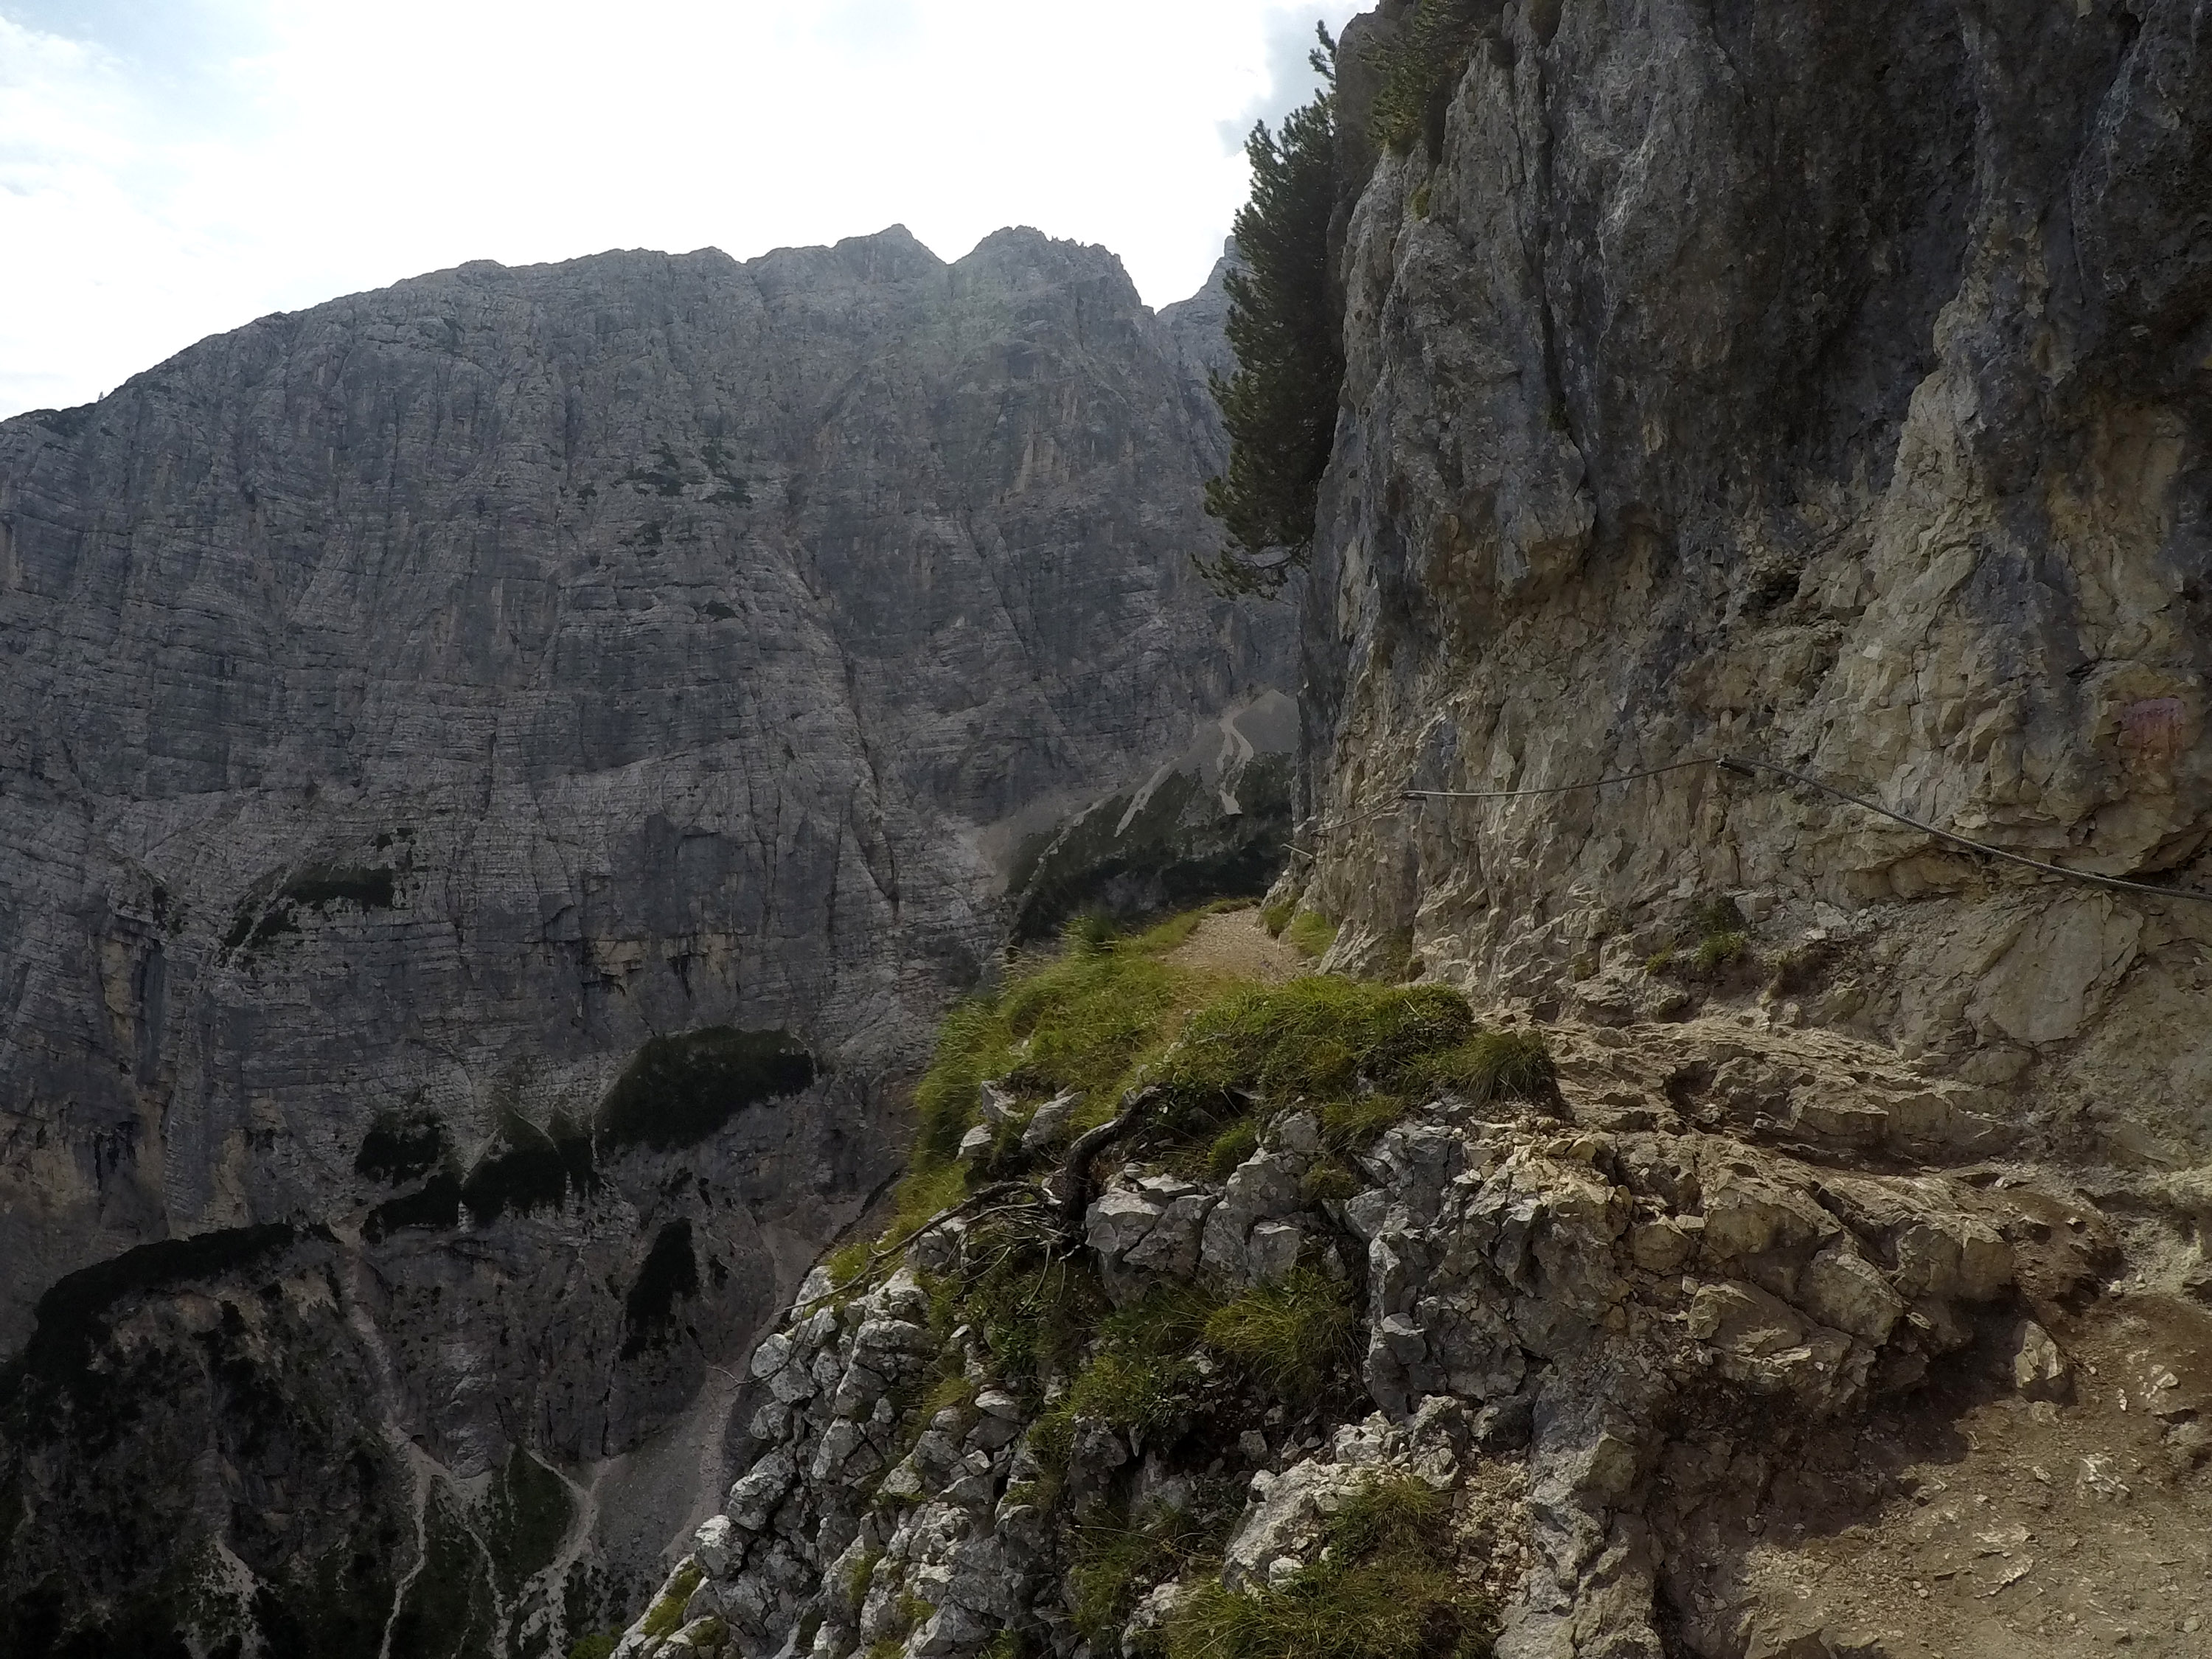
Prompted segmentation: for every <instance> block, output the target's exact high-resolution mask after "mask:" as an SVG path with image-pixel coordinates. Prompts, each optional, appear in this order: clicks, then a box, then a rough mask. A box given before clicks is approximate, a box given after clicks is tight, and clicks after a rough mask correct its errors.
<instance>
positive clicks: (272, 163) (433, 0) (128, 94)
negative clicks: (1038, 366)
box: [0, 0, 1358, 413]
mask: <svg viewBox="0 0 2212 1659" xmlns="http://www.w3.org/2000/svg"><path fill="white" fill-rule="evenodd" d="M1356 9H1358V7H1357V5H1356V4H1355V3H1352V0H1319V3H1316V4H1312V5H1309V6H1304V7H1295V8H1294V7H1291V6H1288V5H1285V4H1284V3H1282V0H1201V3H1199V4H1196V5H1194V4H1192V3H1191V0H1124V3H1122V4H1121V5H1119V6H1115V7H1104V8H1089V7H1073V6H1060V5H1040V4H1038V3H1036V0H820V3H812V4H809V5H805V6H797V7H794V6H792V5H790V4H789V3H787V0H775V3H769V0H632V3H630V4H629V5H626V6H624V7H622V8H619V9H617V8H611V7H609V6H607V5H605V3H601V0H594V3H583V0H532V3H524V0H385V3H382V4H380V6H378V7H376V8H374V9H364V8H356V7H351V6H346V7H340V6H336V5H333V4H331V3H329V0H171V3H168V4H165V5H164V6H161V7H155V8H146V7H140V6H135V5H127V4H125V3H122V0H0V246H5V247H6V248H7V249H9V258H7V259H5V260H0V413H8V412H12V411H14V410H19V409H23V408H28V407H35V406H38V405H40V404H55V403H69V402H79V401H82V400H84V399H86V398H91V397H94V396H96V395H98V394H99V393H100V392H104V391H105V390H106V389H108V388H109V387H112V386H114V385H115V384H116V383H117V382H118V381H119V380H122V379H123V378H125V376H127V375H128V374H132V373H135V372H137V370H139V369H141V368H146V367H148V366H149V365H150V364H151V363H153V362H156V361H158V360H159V359H160V358H161V357H163V356H167V355H168V354H169V353H171V352H173V351H175V350H177V349H180V348H181V347H183V346H185V345H186V344H188V343H191V341H192V340H194V339H196V338H198V337H201V336H202V335H204V334H207V333H210V332H213V331H217V330H221V329H224V328H230V327H235V326H237V325H240V324H241V323H244V322H246V321H247V320H249V319H252V317H254V316H256V315H258V314H260V313H264V312H267V311H270V310H274V309H295V308H297V307H301V306H305V305H309V304H313V303H314V302H315V301H319V300H323V299H327V298H330V297H331V296H332V295H337V294H342V293H346V292H351V291H356V290H358V289H364V288H372V287H377V286H380V285H382V284H384V283H389V282H392V281H396V280H398V278H400V277H403V276H410V275H413V274H415V273H416V272H418V271H422V270H435V269H437V268H440V267H441V266H447V265H452V264H459V263H460V262H461V261H463V260H465V259H471V258H494V259H499V260H502V261H504V262H507V263H508V264H522V263H528V262H533V261H538V260H549V259H562V258H573V257H574V256H576V255H579V254H584V253H589V252H597V251H599V250H600V249H602V248H606V247H635V246H647V247H662V248H669V249H672V250H681V249H687V248H691V247H696V246H705V245H709V244H711V245H713V246H719V247H722V248H725V249H726V250H727V251H729V252H732V253H733V254H736V255H738V257H740V258H745V257H750V255H753V254H756V253H758V252H763V251H764V250H766V249H768V248H769V247H774V246H787V245H791V244H796V243H805V242H818V241H829V240H836V238H838V237H841V236H848V235H854V234H861V233H865V232H868V231H872V230H878V229H880V228H883V227H884V226H885V225H888V224H891V223H894V222H902V223H904V224H906V225H907V226H908V227H909V228H911V229H912V230H913V231H914V232H915V234H916V235H918V236H920V237H921V239H922V240H924V241H925V242H927V243H928V244H929V245H930V246H932V247H933V248H935V249H937V250H938V252H939V253H941V254H943V255H945V256H946V257H948V258H956V257H957V256H958V255H959V254H961V253H963V252H966V250H967V249H968V248H969V247H971V246H974V245H975V242H976V241H977V240H980V239H981V237H983V236H984V235H986V234H988V233H989V232H990V231H992V230H994V229H996V228H999V227H1000V226H1001V225H1005V224H1009V223H1027V224H1034V225H1036V226H1037V227H1038V228H1041V229H1043V230H1045V231H1047V232H1049V233H1050V234H1054V235H1057V236H1068V237H1074V238H1077V239H1079V240H1084V241H1089V242H1100V243H1103V244H1105V245H1106V246H1109V247H1111V248H1113V249H1114V250H1115V252H1117V253H1119V254H1121V257H1122V258H1123V260H1124V262H1125V263H1126V264H1127V266H1128V269H1129V271H1130V274H1131V276H1133V278H1134V279H1135V281H1136V283H1137V285H1138V288H1139V291H1140V292H1142V293H1143V294H1144V295H1145V296H1146V299H1147V300H1148V301H1151V302H1152V303H1153V304H1155V305H1158V304H1163V303H1165V302H1166V301H1170V300H1173V299H1177V298H1180V297H1182V295H1184V294H1187V293H1188V292H1189V291H1190V290H1191V289H1194V288H1196V287H1197V285H1198V284H1199V283H1200V282H1201V281H1203V280H1204V277H1205V275H1206V270H1207V269H1208V268H1209V267H1210V265H1211V264H1212V259H1213V257H1214V254H1215V252H1217V251H1218V248H1219V246H1220V241H1221V238H1222V236H1223V234H1225V231H1226V229H1227V228H1228V223H1229V220H1230V217H1231V215H1232V214H1233V213H1234V212H1235V210H1236V209H1237V206H1238V204H1240V203H1241V201H1242V200H1243V191H1244V164H1243V157H1242V155H1241V154H1237V153H1234V152H1233V150H1232V152H1231V153H1227V154H1225V146H1224V144H1223V142H1222V129H1223V126H1224V124H1225V123H1228V124H1231V127H1232V129H1233V130H1234V131H1237V133H1238V135H1239V137H1241V131H1242V130H1243V128H1244V127H1248V126H1249V125H1250V122H1251V120H1252V119H1254V118H1258V117H1260V116H1263V115H1264V116H1267V117H1269V118H1272V117H1273V116H1275V115H1279V113H1280V112H1281V111H1282V110H1284V109H1287V108H1288V107H1290V106H1291V104H1293V103H1296V102H1297V101H1299V100H1302V99H1303V98H1304V96H1305V95H1306V94H1307V90H1308V88H1309V87H1310V80H1309V79H1306V78H1303V77H1302V73H1301V72H1302V70H1303V59H1304V49H1305V44H1306V42H1307V41H1308V40H1310V36H1311V33H1312V27H1313V22H1314V20H1315V17H1316V15H1320V16H1322V17H1325V18H1326V19H1327V21H1328V23H1329V25H1330V27H1332V28H1334V27H1340V25H1341V24H1342V23H1343V21H1345V19H1346V17H1347V16H1349V15H1351V14H1352V12H1353V11H1354V10H1356ZM11 20H12V21H11Z"/></svg>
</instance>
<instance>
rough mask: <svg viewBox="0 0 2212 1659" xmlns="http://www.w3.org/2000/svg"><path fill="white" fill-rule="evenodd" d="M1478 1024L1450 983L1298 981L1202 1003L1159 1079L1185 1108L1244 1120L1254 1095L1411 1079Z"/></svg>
mask: <svg viewBox="0 0 2212 1659" xmlns="http://www.w3.org/2000/svg"><path fill="white" fill-rule="evenodd" d="M1473 1031H1474V1016H1473V1015H1472V1014H1471V1013H1469V1012H1468V1006H1467V1003H1466V1000H1464V999H1463V998H1462V997H1461V996H1460V994H1458V993H1457V992H1456V991H1454V990H1451V989H1450V988H1449V987H1445V986H1441V985H1414V986H1385V985H1368V984H1363V983H1361V982H1359V981H1356V980H1348V979H1338V978H1334V977H1328V976H1316V977H1313V978H1308V979H1296V980H1292V981H1290V983H1288V984H1287V985H1276V986H1264V987H1256V986H1255V987H1249V988H1246V989H1243V990H1240V991H1236V992H1232V993H1231V994H1229V995H1227V996H1225V997H1224V998H1222V999H1221V1000H1218V1001H1217V1002H1214V1003H1212V1004H1211V1005H1209V1006H1206V1008H1204V1009H1201V1010H1200V1012H1198V1013H1196V1014H1194V1016H1192V1018H1190V1020H1189V1022H1188V1024H1186V1025H1185V1027H1184V1029H1183V1034H1182V1042H1180V1043H1178V1044H1177V1045H1176V1048H1175V1050H1174V1052H1173V1053H1171V1054H1168V1055H1167V1056H1165V1057H1164V1059H1163V1060H1162V1061H1161V1062H1160V1064H1159V1065H1158V1067H1157V1068H1156V1069H1155V1072H1154V1076H1155V1078H1156V1079H1157V1080H1158V1081H1159V1082H1160V1083H1162V1084H1163V1085H1165V1086H1166V1087H1167V1088H1168V1090H1169V1091H1170V1093H1171V1095H1173V1096H1174V1097H1176V1105H1177V1108H1178V1109H1179V1111H1181V1112H1182V1113H1184V1114H1185V1115H1191V1114H1195V1115H1198V1116H1200V1117H1203V1116H1205V1115H1206V1114H1207V1113H1209V1112H1211V1113H1212V1115H1214V1117H1215V1118H1216V1119H1217V1121H1218V1119H1221V1118H1227V1117H1230V1116H1231V1115H1235V1116H1242V1115H1243V1110H1244V1108H1243V1101H1242V1097H1243V1095H1244V1094H1246V1093H1249V1092H1257V1093H1259V1094H1260V1095H1261V1096H1263V1097H1266V1098H1267V1099H1268V1100H1269V1101H1270V1103H1274V1104H1279V1105H1288V1104H1290V1103H1292V1102H1294V1101H1296V1100H1298V1099H1301V1098H1304V1099H1312V1100H1329V1099H1333V1098H1339V1097H1345V1096H1347V1095H1350V1094H1351V1093H1352V1091H1354V1090H1355V1089H1356V1088H1357V1087H1358V1085H1359V1083H1360V1082H1361V1080H1362V1079H1365V1080H1366V1081H1367V1082H1369V1083H1370V1084H1371V1085H1374V1086H1376V1087H1378V1088H1388V1087H1389V1086H1391V1085H1394V1084H1397V1083H1402V1082H1407V1081H1410V1080H1412V1073H1413V1069H1414V1067H1415V1064H1416V1062H1418V1061H1419V1060H1422V1059H1424V1058H1425V1057H1426V1056H1428V1055H1430V1054H1435V1053H1437V1052H1439V1051H1441V1050H1443V1049H1445V1048H1450V1047H1452V1046H1453V1045H1454V1044H1455V1043H1458V1042H1462V1041H1464V1040H1465V1039H1466V1038H1467V1037H1468V1036H1470V1035H1471V1034H1472V1033H1473ZM1216 1133H1218V1129H1217V1130H1216Z"/></svg>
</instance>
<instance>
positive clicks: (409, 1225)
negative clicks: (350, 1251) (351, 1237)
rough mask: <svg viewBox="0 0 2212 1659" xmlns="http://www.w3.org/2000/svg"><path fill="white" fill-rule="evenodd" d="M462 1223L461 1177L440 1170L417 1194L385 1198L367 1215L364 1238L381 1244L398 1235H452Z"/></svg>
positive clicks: (450, 1171)
mask: <svg viewBox="0 0 2212 1659" xmlns="http://www.w3.org/2000/svg"><path fill="white" fill-rule="evenodd" d="M459 1225H461V1178H460V1176H457V1175H455V1174H454V1173H453V1171H452V1170H441V1171H440V1172H439V1173H438V1174H436V1175H434V1176H431V1177H430V1179H429V1180H428V1181H427V1182H424V1183H423V1184H422V1187H421V1188H420V1189H419V1190H417V1191H415V1192H411V1193H407V1194H403V1195H401V1196H400V1197H398V1198H391V1199H386V1200H385V1201H384V1202H383V1203H381V1204H380V1205H378V1206H376V1207H375V1208H374V1209H373V1210H371V1211H370V1212H368V1218H366V1219H365V1220H364V1221H362V1224H361V1236H362V1237H363V1238H364V1239H366V1240H367V1241H368V1243H371V1244H381V1243H383V1242H384V1241H385V1240H386V1239H387V1238H389V1237H391V1236H392V1234H394V1233H397V1232H404V1231H410V1230H412V1231H431V1232H449V1231H452V1230H453V1229H454V1228H456V1227H458V1226H459Z"/></svg>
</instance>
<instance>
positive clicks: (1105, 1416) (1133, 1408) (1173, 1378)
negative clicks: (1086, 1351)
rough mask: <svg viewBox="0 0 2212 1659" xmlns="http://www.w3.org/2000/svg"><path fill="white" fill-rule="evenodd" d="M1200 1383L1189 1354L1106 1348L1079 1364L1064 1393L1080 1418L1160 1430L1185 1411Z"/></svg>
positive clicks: (1153, 1431) (1119, 1426)
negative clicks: (1175, 1355)
mask: <svg viewBox="0 0 2212 1659" xmlns="http://www.w3.org/2000/svg"><path fill="white" fill-rule="evenodd" d="M1198 1382H1199V1376H1198V1372H1197V1370H1196V1369H1195V1368H1194V1366H1193V1365H1192V1364H1191V1362H1190V1361H1189V1360H1188V1359H1187V1358H1164V1357H1161V1356H1158V1355H1155V1354H1147V1353H1121V1352H1113V1351H1110V1350H1109V1352H1105V1353H1102V1354H1100V1355H1099V1356H1098V1357H1097V1358H1096V1359H1094V1360H1092V1361H1091V1363H1090V1364H1088V1365H1085V1367H1084V1368H1083V1372H1082V1375H1080V1376H1078V1377H1077V1378H1076V1379H1075V1386H1074V1387H1073V1388H1072V1389H1069V1390H1068V1394H1067V1398H1068V1403H1069V1404H1070V1405H1071V1406H1073V1407H1074V1409H1075V1413H1076V1415H1077V1416H1079V1417H1095V1418H1097V1419H1098V1420H1099V1421H1101V1422H1102V1423H1109V1424H1111V1425H1113V1426H1114V1427H1115V1428H1117V1429H1136V1430H1139V1431H1142V1432H1144V1433H1146V1434H1147V1435H1158V1434H1159V1433H1161V1432H1162V1431H1164V1430H1166V1429H1168V1428H1170V1427H1171V1426H1172V1425H1174V1424H1175V1423H1176V1421H1177V1420H1178V1419H1180V1418H1182V1416H1183V1415H1184V1414H1185V1413H1187V1412H1188V1409H1189V1406H1190V1399H1189V1395H1190V1391H1191V1390H1192V1389H1194V1388H1195V1387H1196V1386H1197V1383H1198Z"/></svg>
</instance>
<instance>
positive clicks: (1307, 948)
mask: <svg viewBox="0 0 2212 1659" xmlns="http://www.w3.org/2000/svg"><path fill="white" fill-rule="evenodd" d="M1283 939H1284V942H1285V943H1286V944H1287V945H1290V947H1291V949H1292V950H1293V951H1297V953H1298V954H1299V955H1300V956H1302V957H1306V958H1307V959H1308V960H1310V961H1313V962H1319V961H1320V960H1321V959H1322V957H1325V956H1327V955H1328V947H1329V946H1330V945H1334V944H1335V943H1336V924H1335V923H1334V922H1333V921H1330V920H1329V919H1328V917H1327V916H1325V915H1322V913H1321V912H1320V911H1318V910H1305V911H1301V912H1300V913H1299V914H1298V915H1297V917H1296V918H1295V919H1294V920H1293V921H1291V925H1290V926H1289V927H1286V928H1285V929H1284V930H1283Z"/></svg>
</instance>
